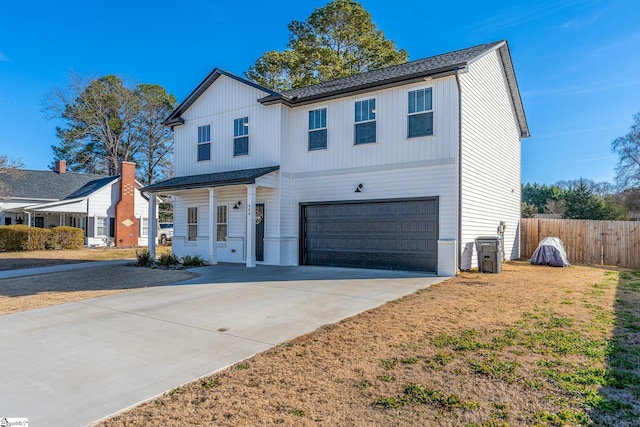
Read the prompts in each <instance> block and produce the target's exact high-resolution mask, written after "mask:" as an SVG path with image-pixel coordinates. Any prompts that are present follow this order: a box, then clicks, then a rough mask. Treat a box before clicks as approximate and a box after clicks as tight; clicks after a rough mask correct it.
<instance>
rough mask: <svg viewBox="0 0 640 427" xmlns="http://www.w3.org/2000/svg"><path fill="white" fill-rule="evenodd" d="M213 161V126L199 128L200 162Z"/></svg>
mask: <svg viewBox="0 0 640 427" xmlns="http://www.w3.org/2000/svg"><path fill="white" fill-rule="evenodd" d="M204 160H211V125H205V126H198V161H199V162H202V161H204Z"/></svg>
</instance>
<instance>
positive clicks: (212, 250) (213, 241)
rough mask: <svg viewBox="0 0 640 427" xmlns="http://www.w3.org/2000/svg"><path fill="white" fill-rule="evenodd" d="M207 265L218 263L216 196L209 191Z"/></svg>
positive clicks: (213, 191) (213, 190)
mask: <svg viewBox="0 0 640 427" xmlns="http://www.w3.org/2000/svg"><path fill="white" fill-rule="evenodd" d="M209 212H210V213H209V264H211V265H215V264H217V263H218V195H217V194H216V189H215V188H210V189H209Z"/></svg>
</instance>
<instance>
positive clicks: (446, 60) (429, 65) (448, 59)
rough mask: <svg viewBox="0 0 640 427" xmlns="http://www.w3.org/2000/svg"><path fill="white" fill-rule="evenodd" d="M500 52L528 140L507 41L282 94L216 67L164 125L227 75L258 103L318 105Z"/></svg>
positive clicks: (444, 72) (173, 123)
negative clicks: (257, 93) (256, 95)
mask: <svg viewBox="0 0 640 427" xmlns="http://www.w3.org/2000/svg"><path fill="white" fill-rule="evenodd" d="M496 49H497V50H498V51H499V54H500V58H501V59H502V64H503V66H504V69H505V74H506V78H507V83H508V86H509V90H510V92H511V100H512V102H513V105H514V108H515V111H516V116H517V118H518V124H519V126H520V135H521V137H523V138H527V137H529V127H528V124H527V119H526V116H525V114H524V107H523V105H522V99H521V97H520V92H519V89H518V83H517V80H516V77H515V72H514V69H513V64H512V62H511V55H510V53H509V46H508V44H507V42H506V41H505V40H501V41H497V42H492V43H485V44H481V45H478V46H473V47H469V48H466V49H461V50H456V51H453V52H448V53H443V54H441V55H435V56H431V57H429V58H424V59H419V60H416V61H411V62H406V63H404V64H399V65H393V66H390V67H385V68H380V69H378V70H373V71H369V72H366V73H362V74H356V75H353V76H349V77H344V78H341V79H337V80H331V81H328V82H323V83H318V84H316V85H312V86H306V87H302V88H299V89H293V90H289V91H285V92H282V93H276V92H273V91H271V90H269V89H266V88H264V87H262V86H259V85H257V84H256V83H254V82H250V81H248V80H245V79H243V78H241V77H238V76H235V75H233V74H231V73H229V72H227V71H224V70H220V69H218V68H215V69H214V70H213V71H212V72H211V73H210V74H209V76H207V78H206V79H205V80H203V81H202V83H200V84H199V85H198V87H197V88H196V89H195V90H194V91H193V92H191V94H190V95H189V96H188V97H187V99H185V100H184V101H183V102H182V104H180V106H178V108H176V110H175V111H173V112H172V113H171V115H170V116H169V117H168V118H167V120H165V122H164V124H165V125H166V126H171V127H173V126H179V125H182V124H184V119H183V118H182V117H181V116H182V114H183V113H184V112H185V111H186V110H187V109H188V108H189V107H190V106H191V105H192V104H193V103H194V102H195V101H196V100H197V99H198V97H199V96H200V95H202V94H203V93H204V91H205V90H206V89H207V88H208V87H209V86H211V85H212V84H213V83H214V82H215V81H216V80H217V79H218V78H219V77H220V76H223V75H224V76H227V77H229V78H232V79H235V80H237V81H239V82H241V83H244V84H247V85H249V86H252V87H254V88H257V89H260V90H262V91H263V92H264V93H265V94H266V96H264V97H263V98H260V99H258V102H260V103H262V104H265V105H270V104H274V103H283V104H285V105H288V106H290V107H293V106H298V105H304V104H307V103H312V102H317V101H320V100H323V99H332V98H337V97H341V96H349V95H354V94H357V93H363V92H367V91H372V90H377V89H381V88H385V87H392V86H396V85H401V84H408V83H412V82H416V81H420V79H424V78H426V77H432V78H438V77H441V76H446V75H450V74H452V73H454V71H455V70H456V69H457V68H463V67H465V66H467V65H468V64H469V63H470V62H472V61H474V60H475V59H477V58H479V57H481V56H482V55H484V54H486V53H488V52H490V51H492V50H496Z"/></svg>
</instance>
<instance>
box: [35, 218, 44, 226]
mask: <svg viewBox="0 0 640 427" xmlns="http://www.w3.org/2000/svg"><path fill="white" fill-rule="evenodd" d="M33 226H34V227H38V228H44V217H41V216H37V217H35V218H34V219H33Z"/></svg>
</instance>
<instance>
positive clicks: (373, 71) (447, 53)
mask: <svg viewBox="0 0 640 427" xmlns="http://www.w3.org/2000/svg"><path fill="white" fill-rule="evenodd" d="M504 42H505V40H498V41H494V42H489V43H481V44H479V45H475V46H469V47H465V48H462V49H457V50H451V51H448V52H443V53H439V54H436V55H431V56H427V57H424V58H419V59H414V60H411V61H407V62H403V63H401V64H394V65H388V66H386V67H381V68H376V69H374V70H369V71H365V72H364V73H358V74H352V75H350V76H344V77H340V78H337V79H332V80H326V81H324V82H318V83H314V84H312V85H307V86H301V87H299V88H295V89H289V90H285V91H282V92H281V95H282V96H285V97H286V94H287V93H289V92H295V91H300V90H302V89H311V88H313V87H316V86H320V85H326V84H328V83H332V82H336V83H337V82H340V81H342V80H346V79H353V78H356V77H360V76H366V75H367V74H369V73H375V72H381V71H385V70H386V71H388V70H392V69H394V68H396V67H407V66H411V65H412V64H417V63H419V62H427V61H429V60H432V59H434V58H437V57H439V56H445V55H452V56H453V55H455V54H457V53H460V52H464V51H468V50H473V49H478V48H481V47H484V48H485V49H488V48H489V46H491V47H493V46H497V45H499V44H500V43H504Z"/></svg>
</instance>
